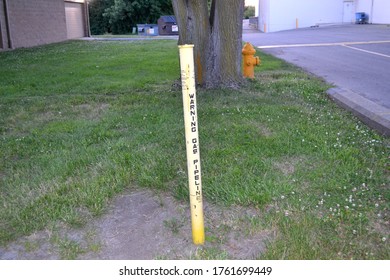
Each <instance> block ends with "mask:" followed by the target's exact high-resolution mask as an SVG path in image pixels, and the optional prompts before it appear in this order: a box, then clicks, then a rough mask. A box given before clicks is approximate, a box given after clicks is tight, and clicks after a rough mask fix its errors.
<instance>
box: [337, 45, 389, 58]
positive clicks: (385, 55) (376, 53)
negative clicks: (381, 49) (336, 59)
mask: <svg viewBox="0 0 390 280" xmlns="http://www.w3.org/2000/svg"><path fill="white" fill-rule="evenodd" d="M343 47H346V48H349V49H353V50H357V51H361V52H365V53H369V54H374V55H379V56H383V57H386V58H390V55H387V54H383V53H378V52H372V51H367V50H363V49H359V48H355V47H351V46H347V45H343Z"/></svg>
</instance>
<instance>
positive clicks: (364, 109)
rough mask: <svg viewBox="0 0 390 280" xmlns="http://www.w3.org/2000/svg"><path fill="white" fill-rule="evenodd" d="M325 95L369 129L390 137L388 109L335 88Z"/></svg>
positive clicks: (350, 92)
mask: <svg viewBox="0 0 390 280" xmlns="http://www.w3.org/2000/svg"><path fill="white" fill-rule="evenodd" d="M327 93H328V95H329V96H330V98H331V99H332V100H334V101H335V102H336V103H337V104H339V105H340V106H341V107H343V108H345V109H347V110H348V111H351V112H352V113H353V114H354V115H356V116H357V117H358V118H359V119H360V120H361V121H362V122H364V123H365V124H367V125H368V126H369V127H371V128H373V129H375V130H376V131H378V132H379V133H380V134H382V135H384V136H387V137H389V136H390V109H388V108H386V107H383V106H381V105H378V104H376V103H375V102H373V101H371V100H368V99H367V98H364V97H363V96H361V95H359V94H357V93H355V92H353V91H350V90H345V89H342V88H338V87H335V88H331V89H329V90H328V91H327Z"/></svg>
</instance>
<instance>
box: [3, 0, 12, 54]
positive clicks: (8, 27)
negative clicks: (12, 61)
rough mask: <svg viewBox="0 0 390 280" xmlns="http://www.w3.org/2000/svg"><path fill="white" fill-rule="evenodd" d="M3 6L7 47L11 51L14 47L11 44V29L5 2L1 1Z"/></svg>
mask: <svg viewBox="0 0 390 280" xmlns="http://www.w3.org/2000/svg"><path fill="white" fill-rule="evenodd" d="M3 5H4V17H5V28H6V33H7V38H8V47H9V48H10V49H13V48H14V45H13V42H12V34H11V27H10V23H9V16H8V4H7V0H3Z"/></svg>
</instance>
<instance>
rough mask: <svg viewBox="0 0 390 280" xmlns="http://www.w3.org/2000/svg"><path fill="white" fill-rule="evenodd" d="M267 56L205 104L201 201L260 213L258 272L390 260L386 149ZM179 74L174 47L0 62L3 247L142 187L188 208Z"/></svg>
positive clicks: (153, 45) (310, 82) (75, 50)
mask: <svg viewBox="0 0 390 280" xmlns="http://www.w3.org/2000/svg"><path fill="white" fill-rule="evenodd" d="M260 56H261V58H262V66H261V67H259V68H257V70H256V80H254V81H248V82H247V84H246V85H245V87H243V88H242V89H241V90H213V91H205V90H199V91H198V98H197V99H198V115H199V116H198V118H199V125H200V126H199V129H200V145H201V146H200V150H201V156H202V158H201V159H202V175H203V176H202V180H203V192H204V196H205V199H206V200H207V201H209V202H211V203H214V204H221V205H225V206H226V205H227V206H229V205H241V206H248V207H255V208H259V209H262V210H264V215H263V216H262V217H253V220H251V221H250V222H251V223H250V224H251V226H252V228H251V229H248V230H251V231H256V230H259V231H260V230H267V229H268V230H273V231H275V233H276V235H275V239H274V240H271V241H270V242H269V244H268V246H267V251H266V252H265V254H263V255H261V256H258V258H261V259H350V258H354V259H389V258H390V250H389V249H390V248H389V241H388V240H389V231H390V230H389V228H390V226H389V215H390V213H389V198H390V191H389V154H390V152H389V146H390V141H389V139H385V138H382V137H381V136H379V135H377V134H376V133H375V132H373V131H371V130H370V129H368V128H367V127H366V126H365V125H364V124H362V123H361V122H359V121H358V120H357V119H356V118H354V117H353V116H352V115H350V114H349V113H346V112H345V111H343V110H342V109H339V108H338V107H337V106H336V105H334V104H333V102H331V101H330V100H329V99H328V98H327V96H326V94H325V90H326V89H327V88H328V86H327V85H326V84H325V83H323V82H322V81H320V80H319V79H317V78H314V77H312V76H310V75H307V74H305V73H303V72H302V71H300V70H299V69H297V68H295V67H293V66H291V65H288V64H286V63H284V62H282V61H280V60H277V59H275V58H273V57H271V56H268V55H265V54H261V53H260ZM179 73H180V71H179V63H178V50H177V47H176V43H175V42H174V41H134V42H82V41H73V42H67V43H61V44H54V45H49V46H44V47H37V48H31V49H20V50H15V51H10V52H3V53H0V245H6V244H7V243H9V242H11V241H12V240H15V239H16V238H18V237H20V236H25V235H28V234H31V233H33V232H34V231H36V230H41V229H44V228H45V227H47V226H49V225H51V224H53V223H56V222H59V221H61V222H65V223H67V224H69V225H71V226H74V227H77V226H82V225H83V224H85V222H86V220H87V219H88V217H89V215H90V214H92V215H96V216H98V215H100V214H102V213H103V211H104V209H105V207H106V206H107V205H108V203H109V202H110V199H111V198H112V197H114V196H115V195H116V194H118V193H120V192H122V191H124V190H125V189H127V188H130V187H131V186H134V185H136V186H138V187H145V188H154V189H161V190H165V191H169V192H171V193H172V195H173V196H175V197H176V198H178V199H187V198H188V188H187V177H186V158H185V142H184V127H183V113H182V98H181V89H180V88H179V87H177V86H175V85H176V84H177V81H178V79H179ZM205 215H207V213H205ZM206 226H207V225H206ZM206 234H207V232H206ZM205 250H207V249H205Z"/></svg>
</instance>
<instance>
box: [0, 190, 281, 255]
mask: <svg viewBox="0 0 390 280" xmlns="http://www.w3.org/2000/svg"><path fill="white" fill-rule="evenodd" d="M204 208H205V209H204V212H205V219H206V221H205V226H206V244H205V245H204V246H195V245H193V243H192V236H191V225H190V214H189V208H188V205H187V204H185V203H180V202H178V201H176V200H175V199H173V198H172V197H171V196H169V195H168V194H166V193H158V194H157V193H154V192H152V191H150V190H132V191H129V192H127V193H124V194H122V195H120V196H118V197H117V198H115V199H114V200H113V201H112V203H111V206H110V207H109V209H108V210H107V212H106V214H105V215H103V216H102V217H100V218H98V219H92V218H91V219H90V220H89V221H88V222H87V223H86V224H85V225H84V226H82V227H80V228H78V229H73V228H69V227H67V226H65V225H63V224H58V225H56V226H53V227H51V228H50V229H47V230H44V231H40V232H36V233H34V234H32V235H30V236H28V237H23V238H20V239H19V240H17V241H15V242H13V243H11V244H9V245H8V246H7V247H6V248H0V259H44V260H49V259H102V260H120V259H121V260H124V259H126V260H131V259H137V260H148V259H254V258H256V257H258V256H260V255H261V254H262V252H264V250H265V245H266V242H267V241H269V240H271V239H272V238H273V235H274V232H273V231H272V230H264V229H263V230H261V229H259V228H258V227H253V225H252V224H251V223H252V222H251V221H253V219H256V218H258V217H261V212H260V210H257V209H249V208H242V207H230V208H221V207H216V206H214V205H211V204H208V203H205V205H204Z"/></svg>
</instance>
